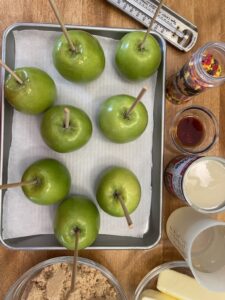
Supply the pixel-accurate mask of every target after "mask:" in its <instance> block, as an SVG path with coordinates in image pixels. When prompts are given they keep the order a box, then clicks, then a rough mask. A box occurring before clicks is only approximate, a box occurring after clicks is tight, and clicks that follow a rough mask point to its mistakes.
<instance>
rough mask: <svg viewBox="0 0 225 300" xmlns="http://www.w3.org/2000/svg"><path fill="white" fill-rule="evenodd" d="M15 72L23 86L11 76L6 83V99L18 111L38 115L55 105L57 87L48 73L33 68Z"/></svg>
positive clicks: (19, 69) (20, 69)
mask: <svg viewBox="0 0 225 300" xmlns="http://www.w3.org/2000/svg"><path fill="white" fill-rule="evenodd" d="M14 72H15V73H16V74H17V75H18V77H19V78H20V79H21V80H22V81H23V84H20V83H18V82H17V81H16V79H14V77H13V76H12V75H11V74H9V75H8V77H7V79H6V81H5V98H6V99H7V101H8V102H9V103H10V104H11V105H12V106H13V107H14V108H15V109H16V110H18V111H21V112H23V113H26V114H32V115H36V114H39V113H42V112H43V111H45V110H46V109H47V108H49V107H50V106H52V105H53V103H54V101H55V99H56V95H57V91H56V85H55V83H54V81H53V79H52V78H51V77H50V76H49V75H48V74H47V73H46V72H44V71H42V70H40V69H38V68H33V67H24V68H18V69H16V70H15V71H14Z"/></svg>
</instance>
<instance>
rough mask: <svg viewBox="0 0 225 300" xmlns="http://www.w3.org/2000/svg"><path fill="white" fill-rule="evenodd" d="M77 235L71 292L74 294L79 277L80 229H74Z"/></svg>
mask: <svg viewBox="0 0 225 300" xmlns="http://www.w3.org/2000/svg"><path fill="white" fill-rule="evenodd" d="M74 234H75V247H74V254H73V269H72V277H71V287H70V292H71V293H73V292H74V291H75V286H76V276H77V257H78V245H79V238H80V229H79V228H75V229H74Z"/></svg>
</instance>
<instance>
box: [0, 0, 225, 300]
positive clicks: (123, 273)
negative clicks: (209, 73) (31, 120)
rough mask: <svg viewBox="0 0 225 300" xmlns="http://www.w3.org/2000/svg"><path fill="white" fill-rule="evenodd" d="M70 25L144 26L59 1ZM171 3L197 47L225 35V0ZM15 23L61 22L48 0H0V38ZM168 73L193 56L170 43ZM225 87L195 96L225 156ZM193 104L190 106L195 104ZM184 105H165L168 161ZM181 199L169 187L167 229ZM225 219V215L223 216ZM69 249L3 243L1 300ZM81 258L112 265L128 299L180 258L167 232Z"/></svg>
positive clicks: (102, 9)
mask: <svg viewBox="0 0 225 300" xmlns="http://www.w3.org/2000/svg"><path fill="white" fill-rule="evenodd" d="M56 2H57V5H58V7H59V9H60V10H61V12H62V13H63V17H64V20H65V22H66V23H67V24H82V25H89V26H110V27H114V26H115V27H129V28H141V25H140V24H138V23H136V22H135V21H134V20H132V19H131V18H130V17H128V16H127V15H125V14H123V13H122V12H121V11H119V10H118V9H116V8H114V7H112V6H111V5H110V4H108V3H107V2H106V1H105V0H82V1H79V0H56ZM165 3H166V5H168V6H169V7H170V8H172V9H173V10H175V11H176V12H178V13H179V14H180V15H182V16H183V17H186V18H187V19H188V20H189V21H191V22H193V23H194V24H195V25H197V27H198V31H199V38H198V41H197V44H196V45H195V47H194V49H193V50H192V51H191V52H193V51H195V50H196V49H198V48H199V47H200V46H202V45H203V44H205V43H206V42H208V41H221V40H224V38H225V22H224V18H225V6H224V0H215V1H211V0H188V1H185V0H165ZM15 22H48V23H56V20H55V17H54V15H53V13H52V11H51V9H50V7H49V4H48V1H47V0H32V1H28V0H0V37H1V36H2V32H3V30H4V29H5V28H6V27H7V26H9V25H10V24H12V23H15ZM167 49H168V51H167V75H170V74H172V73H174V72H175V71H176V70H178V69H179V68H180V67H181V66H182V65H183V63H184V62H185V61H186V60H187V59H188V57H189V56H190V55H191V52H189V53H183V52H180V51H179V50H176V49H175V48H173V47H172V46H170V45H169V44H168V48H167ZM224 95H225V87H221V88H214V89H212V90H210V91H207V92H206V93H204V94H202V95H200V96H198V97H196V98H195V99H194V101H193V103H195V104H199V105H205V106H206V107H208V108H209V109H211V110H212V111H213V112H214V114H215V115H216V117H217V118H218V120H219V124H220V141H219V143H217V145H216V146H215V147H214V148H213V150H212V151H210V152H209V153H207V155H208V154H214V155H220V156H224V155H225V134H224V131H225V118H224V116H225V96H224ZM190 104H191V102H188V104H187V105H190ZM180 108H183V106H179V107H178V106H174V105H171V104H170V103H167V104H166V124H165V128H166V130H165V152H164V161H165V164H166V163H167V162H168V161H169V160H170V159H171V158H172V157H174V156H176V154H177V152H176V151H175V150H174V149H173V148H172V147H171V144H170V141H169V139H168V134H167V132H168V131H167V130H168V128H169V126H170V122H171V120H172V118H173V116H174V114H175V112H176V111H177V110H179V109H180ZM181 205H182V204H181V202H180V201H179V200H177V199H175V198H174V197H172V196H170V195H169V194H168V193H167V191H165V190H164V218H163V220H164V227H165V223H166V220H167V217H168V216H169V214H170V213H171V212H172V211H173V210H174V209H176V208H177V207H179V206H181ZM218 218H220V219H221V220H224V221H225V214H220V215H219V216H218ZM68 254H71V253H70V252H68V251H37V252H36V251H29V252H28V251H11V250H8V249H6V248H4V247H0V283H1V284H0V299H3V297H4V295H5V294H6V292H7V290H8V288H9V287H10V286H11V285H12V283H13V282H14V281H15V280H16V279H17V278H18V277H19V276H21V275H22V274H23V273H24V272H25V271H26V270H28V269H29V268H31V267H32V266H34V265H35V264H37V263H38V262H40V261H43V260H45V259H47V258H51V257H55V256H60V255H68ZM80 256H83V257H87V258H91V259H93V260H95V261H97V262H99V263H101V264H103V265H104V266H105V267H107V268H109V269H110V270H111V271H112V272H113V273H114V274H115V276H116V277H117V278H118V280H119V281H120V282H121V284H122V286H123V287H124V289H125V291H126V293H127V295H128V299H132V294H133V293H134V290H135V288H136V287H137V285H138V283H139V282H140V280H141V279H142V278H143V276H145V275H146V273H147V272H149V271H150V270H151V269H152V268H154V267H155V266H157V265H159V264H161V263H163V262H165V261H171V260H176V259H180V258H181V257H180V256H179V254H178V253H177V251H176V250H175V249H174V248H173V247H172V245H171V244H170V242H169V241H168V240H167V238H166V236H165V233H164V234H163V238H162V240H161V242H160V243H159V244H158V246H156V247H155V248H154V249H152V250H144V251H134V250H129V251H86V250H85V251H81V252H80Z"/></svg>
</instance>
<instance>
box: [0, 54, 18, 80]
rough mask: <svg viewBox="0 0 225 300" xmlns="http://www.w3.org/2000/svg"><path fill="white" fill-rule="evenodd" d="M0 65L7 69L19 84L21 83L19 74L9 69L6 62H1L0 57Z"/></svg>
mask: <svg viewBox="0 0 225 300" xmlns="http://www.w3.org/2000/svg"><path fill="white" fill-rule="evenodd" d="M0 65H1V66H2V67H3V68H4V69H5V70H6V71H8V72H9V73H10V74H11V75H12V76H13V77H14V78H15V79H16V81H17V82H18V83H19V84H23V81H22V80H21V79H20V78H19V76H18V75H17V74H16V73H15V72H14V71H13V70H12V69H10V68H9V67H8V66H7V65H6V64H4V63H3V61H2V60H1V59H0Z"/></svg>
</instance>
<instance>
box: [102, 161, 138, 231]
mask: <svg viewBox="0 0 225 300" xmlns="http://www.w3.org/2000/svg"><path fill="white" fill-rule="evenodd" d="M96 198H97V201H98V204H99V206H100V207H101V208H102V209H103V210H104V211H105V212H106V213H108V214H109V215H111V216H114V217H124V216H125V217H126V220H127V224H128V226H129V227H130V228H132V227H133V222H132V220H131V218H130V214H131V213H132V212H134V211H135V210H136V208H137V207H138V204H139V202H140V199H141V186H140V183H139V181H138V179H137V177H136V175H135V174H134V173H133V172H132V171H130V170H129V169H127V168H123V167H117V166H116V167H112V168H109V169H107V170H106V171H105V172H104V173H103V174H102V176H101V178H100V180H99V182H98V185H97V191H96Z"/></svg>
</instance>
